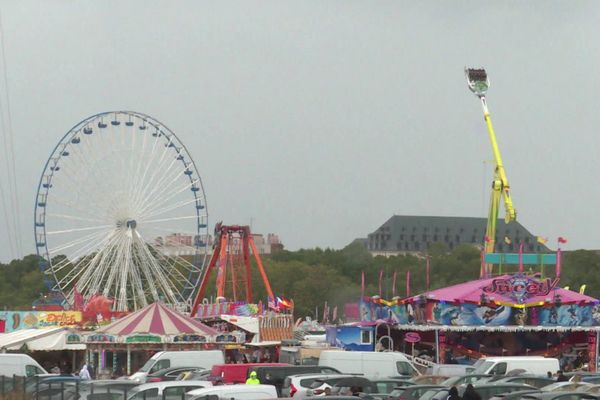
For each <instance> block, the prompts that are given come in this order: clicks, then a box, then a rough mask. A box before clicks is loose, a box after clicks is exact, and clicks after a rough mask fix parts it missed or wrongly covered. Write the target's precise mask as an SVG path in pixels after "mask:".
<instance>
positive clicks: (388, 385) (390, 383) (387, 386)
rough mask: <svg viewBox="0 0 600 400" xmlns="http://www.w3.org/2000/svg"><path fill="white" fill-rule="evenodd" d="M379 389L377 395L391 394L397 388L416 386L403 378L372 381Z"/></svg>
mask: <svg viewBox="0 0 600 400" xmlns="http://www.w3.org/2000/svg"><path fill="white" fill-rule="evenodd" d="M371 382H373V384H374V385H375V386H376V387H377V393H386V394H387V393H391V392H392V390H394V389H395V388H397V387H404V386H414V385H415V382H412V381H410V380H408V379H402V378H397V379H396V378H388V379H371Z"/></svg>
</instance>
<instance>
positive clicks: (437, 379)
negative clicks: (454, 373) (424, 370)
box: [411, 375, 449, 385]
mask: <svg viewBox="0 0 600 400" xmlns="http://www.w3.org/2000/svg"><path fill="white" fill-rule="evenodd" d="M448 378H449V376H445V375H421V376H415V377H414V378H412V379H411V381H413V382H414V383H415V384H416V385H439V384H441V383H442V382H444V381H445V380H447V379H448Z"/></svg>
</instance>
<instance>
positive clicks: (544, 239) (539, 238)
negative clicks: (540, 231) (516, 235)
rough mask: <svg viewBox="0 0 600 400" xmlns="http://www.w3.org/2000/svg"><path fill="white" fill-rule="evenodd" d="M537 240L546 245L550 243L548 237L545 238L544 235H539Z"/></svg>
mask: <svg viewBox="0 0 600 400" xmlns="http://www.w3.org/2000/svg"><path fill="white" fill-rule="evenodd" d="M537 242H538V243H539V244H544V245H545V244H546V243H548V238H545V237H543V236H538V237H537Z"/></svg>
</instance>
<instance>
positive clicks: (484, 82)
mask: <svg viewBox="0 0 600 400" xmlns="http://www.w3.org/2000/svg"><path fill="white" fill-rule="evenodd" d="M465 76H466V78H467V84H468V85H469V89H471V91H472V92H473V93H474V94H475V95H476V96H477V97H479V100H480V101H481V106H482V108H483V117H484V119H485V123H486V125H487V129H488V134H489V137H490V143H491V144H492V151H493V153H494V161H495V164H496V165H495V168H494V180H493V181H492V193H491V197H490V210H489V214H488V221H487V228H486V231H485V243H484V250H485V253H486V254H490V253H493V252H494V247H495V245H496V222H497V221H498V210H499V206H500V198H502V199H503V200H504V211H505V214H504V221H505V222H506V223H509V222H510V221H515V220H516V219H517V211H516V210H515V208H514V207H513V203H512V199H511V198H510V185H509V184H508V178H507V177H506V171H505V170H504V164H503V163H502V156H501V155H500V149H499V148H498V142H497V141H496V133H495V132H494V126H493V125H492V118H491V117H490V112H489V110H488V106H487V101H486V98H485V94H486V92H487V90H488V88H489V86H490V81H489V79H488V76H487V73H486V72H485V69H483V68H480V69H475V68H465ZM492 268H493V265H492V264H487V265H486V274H487V275H491V274H492Z"/></svg>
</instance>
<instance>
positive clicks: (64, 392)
mask: <svg viewBox="0 0 600 400" xmlns="http://www.w3.org/2000/svg"><path fill="white" fill-rule="evenodd" d="M136 386H137V383H135V382H133V381H129V380H124V381H111V382H109V383H107V382H106V381H104V382H103V381H98V382H96V381H81V380H78V379H76V378H75V379H69V377H65V379H64V380H61V379H58V380H56V379H54V380H53V379H48V378H44V377H30V378H25V377H22V376H16V375H15V376H0V400H127V399H129V398H130V397H132V396H133V395H134V393H133V392H132V391H133V389H134V388H135V387H136ZM197 388H199V387H198V386H195V385H190V386H187V385H186V386H171V387H166V388H163V390H162V391H161V393H160V395H159V390H158V388H148V389H146V390H143V391H138V390H136V391H135V397H134V399H131V400H186V392H187V391H189V390H192V389H197Z"/></svg>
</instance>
